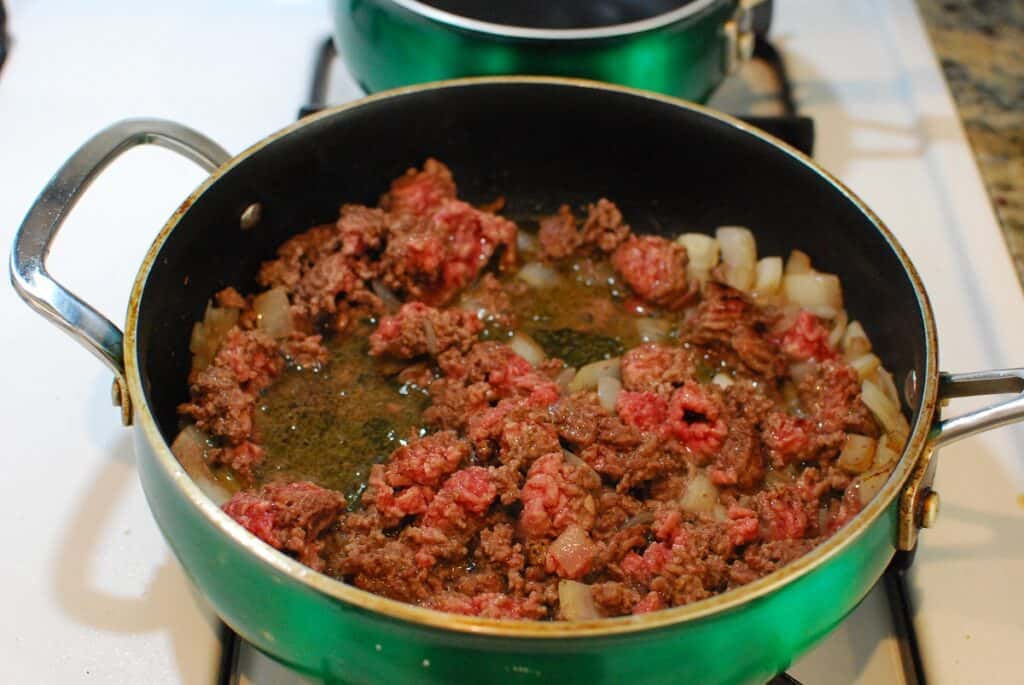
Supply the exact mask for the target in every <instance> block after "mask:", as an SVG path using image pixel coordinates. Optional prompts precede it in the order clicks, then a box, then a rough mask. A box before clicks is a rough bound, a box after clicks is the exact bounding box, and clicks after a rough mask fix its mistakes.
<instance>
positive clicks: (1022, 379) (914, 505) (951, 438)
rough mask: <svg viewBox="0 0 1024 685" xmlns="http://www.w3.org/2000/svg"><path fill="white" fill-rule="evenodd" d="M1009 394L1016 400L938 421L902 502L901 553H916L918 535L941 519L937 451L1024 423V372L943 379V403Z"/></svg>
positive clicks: (948, 375) (943, 376)
mask: <svg viewBox="0 0 1024 685" xmlns="http://www.w3.org/2000/svg"><path fill="white" fill-rule="evenodd" d="M1007 394H1013V395H1014V397H1012V398H1010V399H1007V400H1004V401H1002V402H997V403H995V404H992V405H989V406H987V407H985V408H983V409H978V410H976V411H972V412H968V413H967V414H962V415H961V416H956V417H953V418H951V419H943V420H940V421H936V422H935V424H934V425H933V426H932V429H931V432H930V433H929V435H928V443H927V444H926V445H925V448H924V451H923V453H922V455H921V458H920V459H919V460H918V461H917V464H915V466H914V472H913V473H912V474H911V476H910V479H909V480H908V481H907V485H906V487H905V488H904V490H903V495H902V496H901V498H900V527H899V541H898V546H899V549H901V550H903V551H908V552H909V551H911V550H913V549H914V546H915V545H916V544H917V533H918V530H919V529H921V528H928V527H929V526H931V525H932V523H934V521H935V517H936V516H937V515H938V510H939V496H938V493H936V492H935V491H933V490H932V489H931V484H932V481H933V479H934V477H935V459H934V456H935V450H936V449H937V448H939V447H944V446H945V445H949V444H951V443H954V442H956V441H957V440H962V439H963V438H967V437H970V436H972V435H975V434H977V433H981V432H982V431H986V430H988V429H990V428H998V427H999V426H1005V425H1007V424H1011V423H1015V422H1017V421H1024V368H1021V369H996V370H993V371H973V372H971V373H943V374H940V375H939V400H940V401H941V402H945V401H947V400H950V399H953V398H956V397H974V396H977V395H1007Z"/></svg>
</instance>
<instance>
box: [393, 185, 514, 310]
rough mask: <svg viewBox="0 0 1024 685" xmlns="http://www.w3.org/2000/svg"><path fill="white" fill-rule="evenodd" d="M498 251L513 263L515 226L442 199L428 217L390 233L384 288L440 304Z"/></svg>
mask: <svg viewBox="0 0 1024 685" xmlns="http://www.w3.org/2000/svg"><path fill="white" fill-rule="evenodd" d="M499 251H500V252H501V258H500V263H501V264H503V265H510V264H513V263H514V262H515V259H516V225H515V224H514V223H512V222H511V221H509V220H508V219H505V218H502V217H500V216H497V215H495V214H488V213H486V212H481V211H480V210H478V209H476V208H475V207H473V206H472V205H469V204H467V203H465V202H461V201H459V200H452V199H448V200H443V201H442V202H441V203H440V204H439V205H437V207H436V208H434V209H433V211H432V213H431V214H430V215H429V216H426V217H423V218H421V219H419V220H417V221H415V222H410V223H408V224H406V225H405V226H403V227H401V229H398V230H396V229H392V232H391V235H390V238H389V240H388V245H387V248H386V249H385V251H384V256H383V259H382V263H381V264H382V269H383V271H384V273H383V275H382V280H383V282H384V284H385V285H387V286H388V287H390V288H391V289H392V290H394V291H395V292H397V293H400V294H402V295H404V296H405V297H406V298H407V299H414V300H420V301H423V302H426V303H428V304H435V305H436V304H444V303H446V302H448V301H449V300H450V299H452V297H454V296H455V294H456V293H458V292H459V291H460V290H461V289H463V288H465V287H466V286H468V285H469V284H470V283H471V282H472V281H473V280H475V279H476V277H477V276H478V275H479V274H480V272H481V271H482V270H483V269H484V267H485V266H487V264H488V262H490V260H491V257H492V256H494V255H495V254H496V253H498V252H499Z"/></svg>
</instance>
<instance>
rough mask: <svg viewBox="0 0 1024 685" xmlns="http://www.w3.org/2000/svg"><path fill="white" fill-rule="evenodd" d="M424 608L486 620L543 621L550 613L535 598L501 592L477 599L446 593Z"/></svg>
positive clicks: (486, 594) (476, 597)
mask: <svg viewBox="0 0 1024 685" xmlns="http://www.w3.org/2000/svg"><path fill="white" fill-rule="evenodd" d="M423 606H425V607H428V608H430V609H437V610H438V611H447V612H449V613H452V614H463V615H465V616H483V617H484V618H508V619H524V618H532V619H541V618H544V617H546V616H547V613H548V612H547V608H546V607H544V606H543V605H542V604H540V603H539V602H538V601H537V600H536V599H534V598H526V599H522V598H517V597H510V596H508V595H506V594H503V593H500V592H487V593H484V594H480V595H477V596H475V597H469V596H467V595H464V594H461V593H455V592H445V593H442V594H440V595H438V596H437V597H432V598H430V599H429V600H428V601H427V602H424V604H423Z"/></svg>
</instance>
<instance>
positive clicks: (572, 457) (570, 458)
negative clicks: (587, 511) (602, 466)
mask: <svg viewBox="0 0 1024 685" xmlns="http://www.w3.org/2000/svg"><path fill="white" fill-rule="evenodd" d="M562 458H563V459H564V460H565V463H566V464H572V465H573V466H575V467H576V468H579V469H583V470H584V471H586V472H587V473H588V474H590V476H589V477H590V478H591V480H593V481H594V482H596V483H600V482H601V476H599V475H597V471H595V470H594V467H592V466H591V465H590V464H588V463H587V462H585V461H583V460H582V459H580V458H579V457H577V456H576V454H575V453H573V452H570V451H569V450H567V449H565V448H564V447H563V448H562ZM584 506H586V505H584Z"/></svg>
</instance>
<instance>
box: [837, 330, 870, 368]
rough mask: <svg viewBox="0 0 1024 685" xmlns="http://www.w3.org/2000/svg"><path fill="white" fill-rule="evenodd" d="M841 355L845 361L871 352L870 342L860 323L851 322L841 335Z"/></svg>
mask: <svg viewBox="0 0 1024 685" xmlns="http://www.w3.org/2000/svg"><path fill="white" fill-rule="evenodd" d="M842 346H843V353H844V354H845V355H846V358H847V359H855V358H857V357H861V356H863V355H865V354H867V353H868V352H870V351H871V341H870V340H869V339H868V334H867V333H865V332H864V327H863V326H861V324H860V321H851V322H850V324H849V325H848V326H847V327H846V332H845V333H843V343H842Z"/></svg>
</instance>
